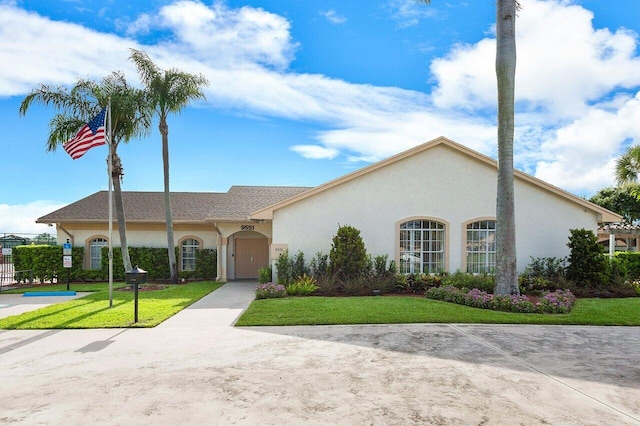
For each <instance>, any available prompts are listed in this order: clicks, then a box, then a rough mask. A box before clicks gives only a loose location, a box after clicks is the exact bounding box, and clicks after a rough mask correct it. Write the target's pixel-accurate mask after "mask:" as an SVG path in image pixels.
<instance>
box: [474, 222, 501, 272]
mask: <svg viewBox="0 0 640 426" xmlns="http://www.w3.org/2000/svg"><path fill="white" fill-rule="evenodd" d="M495 267H496V221H495V220H480V221H477V222H472V223H470V224H468V225H467V272H469V273H471V274H492V273H493V272H494V270H495Z"/></svg>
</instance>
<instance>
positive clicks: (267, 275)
mask: <svg viewBox="0 0 640 426" xmlns="http://www.w3.org/2000/svg"><path fill="white" fill-rule="evenodd" d="M272 276H273V268H272V267H271V266H265V267H262V268H260V269H259V270H258V282H259V283H260V284H264V283H268V282H269V281H271V277H272Z"/></svg>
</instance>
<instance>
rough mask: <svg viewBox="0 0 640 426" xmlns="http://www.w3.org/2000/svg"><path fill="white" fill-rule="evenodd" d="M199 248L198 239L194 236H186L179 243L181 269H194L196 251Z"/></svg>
mask: <svg viewBox="0 0 640 426" xmlns="http://www.w3.org/2000/svg"><path fill="white" fill-rule="evenodd" d="M199 248H200V241H198V240H196V239H195V238H187V239H186V240H184V241H182V244H181V245H180V257H181V259H182V268H181V270H183V271H195V270H196V251H197V250H198V249H199Z"/></svg>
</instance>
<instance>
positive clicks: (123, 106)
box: [20, 72, 151, 272]
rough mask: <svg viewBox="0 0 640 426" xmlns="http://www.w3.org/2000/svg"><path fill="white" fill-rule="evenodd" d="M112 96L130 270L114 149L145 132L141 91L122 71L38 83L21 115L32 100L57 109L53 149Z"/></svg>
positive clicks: (120, 222) (124, 246)
mask: <svg viewBox="0 0 640 426" xmlns="http://www.w3.org/2000/svg"><path fill="white" fill-rule="evenodd" d="M109 100H111V129H112V141H111V144H110V148H109V150H110V151H109V155H111V160H112V165H113V168H112V174H111V177H112V180H113V189H114V191H113V192H114V194H113V196H114V200H115V207H116V219H117V222H118V232H119V236H120V245H121V249H122V262H123V264H124V268H125V272H126V271H130V270H131V269H132V267H131V259H130V257H129V248H128V245H127V233H126V222H125V214H124V203H123V201H122V187H121V179H122V176H123V175H124V172H123V168H122V162H121V161H120V157H119V156H118V153H117V149H118V145H119V143H120V142H125V143H126V142H129V140H131V139H132V138H137V137H140V136H144V135H146V134H148V132H149V129H150V127H151V115H150V114H149V111H148V109H147V107H146V103H145V98H144V93H143V91H141V90H139V89H135V88H133V87H132V86H130V85H129V84H128V83H127V81H126V79H125V77H124V74H122V73H121V72H113V73H111V74H109V75H108V76H107V77H105V78H104V79H103V80H102V81H101V82H100V83H96V82H94V81H90V80H85V79H81V80H78V82H77V83H76V84H75V85H74V86H73V87H72V88H71V89H69V88H66V87H55V88H54V87H50V86H48V85H44V84H43V85H40V86H39V87H38V88H36V89H34V90H32V91H31V92H30V93H29V94H28V95H27V96H26V97H25V98H24V100H23V101H22V103H21V104H20V115H25V114H26V113H27V110H28V109H29V107H30V106H31V105H32V104H33V103H34V102H37V103H41V104H44V105H52V106H53V107H54V108H55V109H56V110H58V111H59V112H58V113H56V115H54V117H53V118H52V119H51V122H50V129H51V132H50V133H49V138H48V139H47V145H46V149H47V152H55V151H56V149H57V148H58V147H59V146H61V145H62V144H63V143H64V142H66V141H68V140H69V139H71V138H72V137H73V136H75V134H76V132H77V131H78V129H80V128H81V127H82V126H83V125H84V124H86V123H87V122H88V121H89V120H90V119H91V118H92V117H94V116H95V115H97V114H98V112H100V111H101V110H102V109H103V108H104V107H106V106H107V104H108V103H109Z"/></svg>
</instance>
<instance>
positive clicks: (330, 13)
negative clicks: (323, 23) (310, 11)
mask: <svg viewBox="0 0 640 426" xmlns="http://www.w3.org/2000/svg"><path fill="white" fill-rule="evenodd" d="M319 13H320V15H322V16H324V17H325V18H327V21H329V22H331V23H332V24H344V23H345V22H347V18H346V17H345V16H343V15H338V13H337V12H336V11H335V10H333V9H329V10H321V11H320V12H319Z"/></svg>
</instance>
